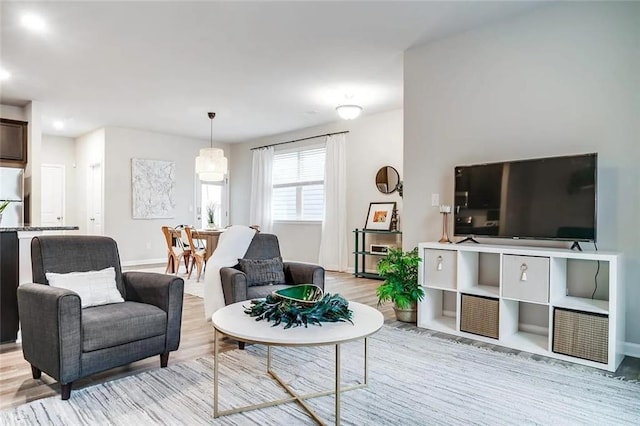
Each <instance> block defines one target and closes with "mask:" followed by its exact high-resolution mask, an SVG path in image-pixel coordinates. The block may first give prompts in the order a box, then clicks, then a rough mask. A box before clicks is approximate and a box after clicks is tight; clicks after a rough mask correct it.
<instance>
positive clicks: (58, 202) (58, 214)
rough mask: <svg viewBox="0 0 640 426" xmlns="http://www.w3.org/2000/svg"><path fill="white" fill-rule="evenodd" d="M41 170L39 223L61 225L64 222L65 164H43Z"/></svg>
mask: <svg viewBox="0 0 640 426" xmlns="http://www.w3.org/2000/svg"><path fill="white" fill-rule="evenodd" d="M40 170H41V175H42V176H41V178H42V182H41V185H42V186H41V188H42V197H41V202H40V224H41V225H42V226H61V225H64V223H65V166H64V165H63V164H43V165H42V166H41V167H40Z"/></svg>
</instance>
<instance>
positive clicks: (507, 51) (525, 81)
mask: <svg viewBox="0 0 640 426" xmlns="http://www.w3.org/2000/svg"><path fill="white" fill-rule="evenodd" d="M638 40H640V4H638V3H622V2H615V3H608V4H605V3H600V2H599V3H589V2H580V3H564V4H557V5H552V6H548V7H544V8H540V9H539V10H537V11H534V12H533V13H530V14H528V15H523V16H520V17H517V18H514V19H511V20H508V21H504V22H502V23H497V24H495V25H491V26H488V27H485V28H481V29H477V30H474V31H470V32H467V33H465V34H462V35H459V36H456V37H450V38H447V39H443V40H440V41H437V42H434V43H432V44H429V45H425V46H422V47H416V48H413V49H411V50H409V51H407V52H406V53H405V71H404V72H405V87H404V93H405V95H404V96H405V98H404V114H405V125H404V130H405V142H404V158H405V163H404V169H405V197H404V217H405V220H404V230H405V234H404V236H405V241H404V244H405V247H411V246H414V245H415V244H416V243H418V242H420V241H433V240H437V239H438V238H439V236H440V232H441V228H440V227H441V222H440V217H439V214H438V210H437V208H432V207H430V194H431V193H440V194H441V199H442V201H443V202H445V201H446V202H448V203H451V202H452V196H453V167H454V165H457V164H468V163H476V162H483V161H501V160H509V159H523V158H533V157H544V156H554V155H563V154H573V153H584V152H598V154H599V200H598V231H597V232H598V246H599V248H600V249H601V250H616V251H621V252H623V253H624V254H625V256H626V257H625V267H624V272H625V276H626V278H625V282H626V291H627V295H626V301H627V309H626V324H627V333H626V340H627V341H628V342H632V343H635V344H640V314H638V310H637V305H638V303H639V302H640V286H639V285H638V283H639V282H640V231H638V218H639V217H640V189H639V188H640V186H639V183H640V174H639V172H638V170H639V169H640V168H639V167H638V163H639V161H640V143H639V138H638V136H639V135H640V124H639V123H640V84H639V82H640V80H639V79H640V59H639V55H638ZM492 242H494V241H492ZM534 244H535V243H534ZM637 349H638V354H640V346H638V347H637Z"/></svg>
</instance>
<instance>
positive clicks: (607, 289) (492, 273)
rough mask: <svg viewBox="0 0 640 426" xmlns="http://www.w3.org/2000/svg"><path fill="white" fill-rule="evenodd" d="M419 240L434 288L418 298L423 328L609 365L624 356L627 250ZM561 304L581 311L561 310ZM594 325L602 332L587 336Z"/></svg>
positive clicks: (423, 273) (423, 278)
mask: <svg viewBox="0 0 640 426" xmlns="http://www.w3.org/2000/svg"><path fill="white" fill-rule="evenodd" d="M418 247H419V249H418V250H419V254H420V257H421V258H422V259H423V262H422V263H421V266H420V269H419V274H418V279H419V281H420V284H421V285H423V286H424V288H425V292H426V295H425V299H424V300H423V301H421V302H420V303H419V304H418V326H419V327H424V328H430V329H433V330H437V331H441V332H446V333H450V334H453V335H458V336H464V337H470V338H474V339H477V340H481V341H485V342H493V343H497V344H499V345H502V346H506V347H510V348H514V349H518V350H523V351H527V352H532V353H536V354H541V355H545V356H548V357H553V358H558V359H563V360H567V361H572V362H576V363H579V364H583V365H588V366H590V367H596V368H602V369H606V370H609V371H615V370H616V369H617V367H618V366H619V365H620V362H622V359H623V358H624V354H623V353H622V352H621V350H620V342H622V341H623V339H624V329H625V327H624V325H625V324H624V317H625V315H624V303H623V302H624V298H623V295H622V294H621V293H620V290H621V286H620V279H619V276H618V271H619V268H620V264H621V261H622V256H621V255H620V254H619V253H611V252H590V253H588V252H579V251H572V250H569V249H558V248H538V247H522V246H498V245H485V244H461V245H453V244H442V243H420V244H419V245H418ZM425 260H427V261H426V262H425ZM454 266H455V273H454V271H453V269H452V268H453V267H454ZM438 268H440V269H438ZM596 283H597V286H596ZM482 298H484V299H482ZM463 300H466V301H467V303H466V304H463ZM483 300H484V301H485V302H486V303H485V304H486V305H487V306H484V305H483V303H482V302H483ZM496 302H497V304H496ZM463 311H464V312H463ZM561 311H562V312H564V311H570V312H574V313H575V315H574V316H571V315H567V314H563V315H564V316H563V317H561V316H560V315H559V314H557V315H555V316H554V312H556V313H557V312H561ZM496 313H497V321H498V330H497V333H495V332H494V328H492V327H491V326H490V325H491V324H493V325H494V326H495V317H496ZM556 317H558V318H562V320H563V321H564V322H563V323H562V324H560V323H559V322H557V323H556V322H554V321H559V320H556V319H555V318H556ZM574 317H575V318H576V319H574ZM462 319H464V321H462ZM474 321H478V323H477V324H475V323H474ZM462 322H464V325H463V326H461V323H462ZM566 324H570V326H571V327H572V328H571V329H570V330H568V326H567V325H566ZM585 324H587V325H585ZM588 324H598V326H599V327H600V328H603V331H602V332H600V333H599V335H598V338H597V339H596V338H593V339H592V341H589V340H584V339H585V337H584V336H589V334H588V332H589V330H588V329H587V328H588V327H589V325H588ZM484 330H489V332H485V331H484ZM571 333H574V334H575V336H576V339H582V340H581V341H580V346H579V349H576V350H575V352H572V351H573V350H574V349H573V348H572V347H571V346H570V345H568V344H567V343H566V342H567V341H569V342H570V341H571V339H572V338H573V337H572V336H573V334H571ZM554 336H555V337H556V339H557V340H556V341H555V343H554ZM603 336H604V337H603ZM560 339H564V341H563V340H560ZM603 339H604V340H603ZM590 345H591V346H590ZM603 345H604V346H605V347H606V350H603V349H602V347H603ZM567 348H568V349H567ZM580 348H582V349H580ZM585 348H586V349H585ZM593 348H596V349H597V350H596V349H593ZM581 350H583V351H586V352H581ZM583 353H587V354H588V355H587V356H584V355H582V354H583ZM591 353H596V355H593V356H592V355H591ZM572 354H575V355H572Z"/></svg>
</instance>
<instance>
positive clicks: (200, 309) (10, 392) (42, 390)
mask: <svg viewBox="0 0 640 426" xmlns="http://www.w3.org/2000/svg"><path fill="white" fill-rule="evenodd" d="M137 270H140V269H137ZM380 283H381V281H378V280H369V279H366V278H354V277H353V276H352V275H350V274H341V273H327V280H326V283H325V290H326V291H327V292H329V293H340V294H341V295H342V296H344V297H345V298H346V299H347V300H353V301H356V302H360V303H365V304H367V305H370V306H374V307H375V306H376V305H377V297H376V293H375V290H376V288H377V286H378V285H380ZM379 309H380V310H381V312H382V313H383V315H384V318H385V324H387V325H390V326H393V327H397V328H403V329H411V330H414V331H416V332H419V333H422V334H426V335H435V336H437V337H440V338H446V339H451V340H456V341H458V342H461V343H466V344H469V345H473V346H481V347H486V348H489V349H491V350H494V351H497V352H507V353H511V354H514V355H517V356H522V357H526V358H534V359H540V360H546V361H547V362H550V363H556V364H565V365H571V363H569V362H565V361H559V360H553V359H550V358H547V357H543V356H539V355H532V354H528V353H526V352H520V351H517V350H513V349H509V348H504V347H501V346H497V345H492V344H489V343H482V342H478V341H475V340H471V339H467V338H464V337H457V336H451V335H448V334H443V333H436V332H433V331H430V330H426V329H421V328H417V327H416V326H415V325H412V324H406V323H400V322H398V321H396V320H395V315H394V313H393V308H392V307H391V305H390V304H387V305H383V306H382V307H380V308H379ZM235 348H237V345H236V342H234V341H231V340H223V341H221V350H223V351H227V350H232V349H235ZM212 354H213V330H212V328H211V325H210V323H208V322H207V321H205V319H204V306H203V301H202V299H201V298H199V297H196V296H191V295H188V294H185V297H184V308H183V316H182V337H181V341H180V348H179V349H178V350H177V351H175V352H172V353H171V355H170V358H169V365H171V364H174V363H177V362H181V361H187V360H192V359H196V358H199V357H202V356H207V355H212ZM159 367H160V358H159V357H153V358H148V359H146V360H142V361H138V362H135V363H133V364H130V365H128V366H126V367H119V368H114V369H111V370H108V371H106V372H103V373H100V374H96V375H94V376H91V377H90V378H86V379H82V380H79V381H77V382H75V383H74V384H73V387H74V389H79V388H83V387H86V386H90V385H93V384H96V383H101V382H105V381H109V380H113V379H116V378H120V377H124V376H128V375H133V374H137V373H139V372H141V371H144V370H149V369H152V368H159ZM593 370H595V369H593ZM615 375H616V376H618V377H624V378H625V379H628V380H640V359H639V358H631V357H626V358H625V360H624V361H623V363H622V365H620V367H619V368H618V371H617V372H616V374H615ZM59 392H60V386H59V385H58V383H57V382H55V380H53V379H51V378H50V377H49V376H47V375H46V374H42V379H39V380H34V379H32V377H31V368H30V366H29V363H27V362H26V361H25V360H24V358H23V357H22V349H21V347H20V345H19V344H16V343H7V344H3V345H0V409H4V408H9V407H15V406H18V405H20V404H24V403H25V402H29V401H33V400H36V399H39V398H44V397H48V396H53V395H59ZM72 395H73V392H72ZM72 397H73V396H72Z"/></svg>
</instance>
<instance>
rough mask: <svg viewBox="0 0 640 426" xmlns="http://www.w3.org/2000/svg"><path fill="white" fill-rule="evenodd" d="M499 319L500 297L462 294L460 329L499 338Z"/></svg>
mask: <svg viewBox="0 0 640 426" xmlns="http://www.w3.org/2000/svg"><path fill="white" fill-rule="evenodd" d="M499 320H500V315H499V302H498V299H492V298H489V297H480V296H470V295H468V294H463V295H462V313H461V318H460V331H465V332H467V333H473V334H479V335H481V336H486V337H493V338H494V339H497V338H498V334H499V331H498V330H499Z"/></svg>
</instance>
